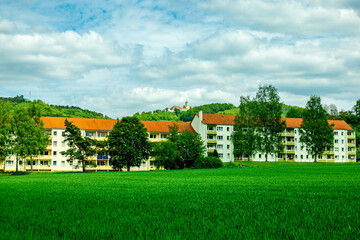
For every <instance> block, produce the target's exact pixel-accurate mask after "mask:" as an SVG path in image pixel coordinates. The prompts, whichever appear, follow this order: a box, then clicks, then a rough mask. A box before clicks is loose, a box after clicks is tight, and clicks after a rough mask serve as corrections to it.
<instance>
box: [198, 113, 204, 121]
mask: <svg viewBox="0 0 360 240" xmlns="http://www.w3.org/2000/svg"><path fill="white" fill-rule="evenodd" d="M199 118H200V122H202V120H203V112H202V111H201V110H200V111H199Z"/></svg>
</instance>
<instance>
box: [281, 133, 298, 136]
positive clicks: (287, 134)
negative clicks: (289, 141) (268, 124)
mask: <svg viewBox="0 0 360 240" xmlns="http://www.w3.org/2000/svg"><path fill="white" fill-rule="evenodd" d="M281 136H282V137H295V133H281Z"/></svg>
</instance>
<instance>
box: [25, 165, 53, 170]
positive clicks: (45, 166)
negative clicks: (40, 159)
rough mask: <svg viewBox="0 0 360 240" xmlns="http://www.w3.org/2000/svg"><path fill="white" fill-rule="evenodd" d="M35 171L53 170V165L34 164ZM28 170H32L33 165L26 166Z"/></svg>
mask: <svg viewBox="0 0 360 240" xmlns="http://www.w3.org/2000/svg"><path fill="white" fill-rule="evenodd" d="M32 170H33V171H51V166H50V165H44V166H39V165H33V169H32ZM26 171H31V166H30V165H27V166H26Z"/></svg>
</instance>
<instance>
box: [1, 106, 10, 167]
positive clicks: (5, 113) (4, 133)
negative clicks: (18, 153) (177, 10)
mask: <svg viewBox="0 0 360 240" xmlns="http://www.w3.org/2000/svg"><path fill="white" fill-rule="evenodd" d="M10 109H11V103H10V102H8V101H6V102H3V101H0V159H1V160H3V164H4V168H3V171H4V172H5V167H6V158H7V156H8V155H9V154H10V153H11V148H12V140H13V138H12V133H11V125H10Z"/></svg>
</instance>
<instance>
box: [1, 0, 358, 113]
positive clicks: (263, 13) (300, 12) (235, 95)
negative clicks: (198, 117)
mask: <svg viewBox="0 0 360 240" xmlns="http://www.w3.org/2000/svg"><path fill="white" fill-rule="evenodd" d="M359 14H360V2H359V1H357V0H293V1H291V0H276V1H275V0H274V1H271V0H266V1H265V0H251V1H250V0H241V1H240V0H239V1H232V0H209V1H205V0H202V1H120V0H117V1H116V0H115V1H110V0H102V1H85V0H77V1H69V0H57V1H50V0H41V1H40V0H5V1H4V0H2V3H1V5H0V53H1V54H0V96H7V97H10V96H15V95H24V96H25V97H28V96H29V92H30V91H31V94H32V98H33V99H34V98H35V99H41V100H43V101H45V102H47V103H51V104H63V105H76V106H80V107H83V108H87V109H91V110H95V111H98V112H102V113H105V114H107V115H109V116H111V117H114V118H115V117H122V116H125V115H132V114H134V113H135V112H141V111H149V110H155V109H164V108H165V107H168V106H172V105H182V104H183V103H184V102H185V100H186V99H188V100H189V103H190V105H193V106H195V105H200V104H206V103H213V102H231V103H233V104H235V105H237V104H238V101H239V97H240V96H241V95H250V96H253V95H254V94H255V93H256V91H257V88H258V85H259V84H263V85H264V84H272V85H274V86H276V87H277V88H278V90H279V94H280V96H281V100H282V101H283V102H284V103H286V104H292V105H298V106H304V105H305V104H306V102H307V101H308V99H309V97H310V95H319V96H321V98H322V101H323V103H324V104H328V105H329V104H335V105H336V106H337V107H338V109H339V110H341V109H344V110H350V109H351V108H352V106H353V105H354V104H355V102H356V100H358V99H359V98H360V97H359V94H358V91H359V89H360V68H359V66H360V28H359V26H360V15H359Z"/></svg>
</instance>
